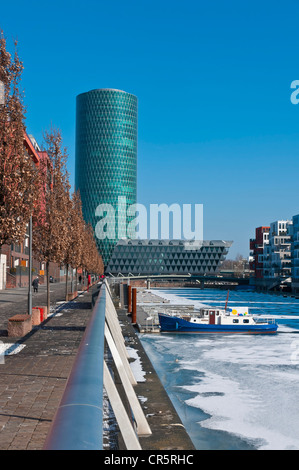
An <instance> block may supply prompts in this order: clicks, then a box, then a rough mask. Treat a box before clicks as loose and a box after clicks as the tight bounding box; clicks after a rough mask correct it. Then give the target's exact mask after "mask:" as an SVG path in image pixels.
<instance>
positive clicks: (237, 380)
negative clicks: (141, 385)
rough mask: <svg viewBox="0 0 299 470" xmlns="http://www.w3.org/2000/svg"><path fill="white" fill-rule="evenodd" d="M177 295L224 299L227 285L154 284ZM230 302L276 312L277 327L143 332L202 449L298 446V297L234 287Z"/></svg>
mask: <svg viewBox="0 0 299 470" xmlns="http://www.w3.org/2000/svg"><path fill="white" fill-rule="evenodd" d="M154 292H155V293H157V294H159V295H161V296H163V297H164V298H167V299H169V300H170V301H171V302H173V303H180V304H182V303H186V302H190V303H192V304H194V305H195V307H196V306H200V305H202V304H205V305H217V306H219V305H222V306H224V304H225V300H226V291H222V290H215V289H205V290H201V289H177V290H173V289H171V290H159V291H158V290H154ZM228 305H229V306H233V305H236V306H237V305H238V306H249V310H250V313H254V314H262V315H267V316H269V315H273V316H275V317H276V320H277V323H278V325H279V328H278V334H277V335H269V336H268V335H213V334H211V335H198V334H180V335H176V334H170V333H164V334H157V335H155V334H143V335H140V339H141V341H142V344H143V346H144V348H145V350H146V352H147V354H148V356H149V358H150V359H151V361H152V363H153V365H154V366H155V368H156V370H157V373H158V374H159V377H160V380H161V381H162V383H163V385H164V387H165V389H166V390H167V392H168V394H169V396H170V398H171V399H172V401H173V403H174V406H175V407H176V409H177V412H178V413H179V415H180V417H181V420H182V422H183V423H184V425H185V427H186V429H187V431H188V433H189V435H190V437H191V439H192V441H193V443H194V445H195V447H196V448H197V449H213V450H216V449H277V450H278V449H299V401H298V398H297V397H298V388H299V334H298V333H299V299H295V298H291V297H287V298H285V297H283V296H276V295H270V294H262V293H256V292H240V291H238V292H237V291H236V292H234V291H232V292H230V297H229V304H228Z"/></svg>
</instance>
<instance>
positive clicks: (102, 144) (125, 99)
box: [75, 88, 137, 266]
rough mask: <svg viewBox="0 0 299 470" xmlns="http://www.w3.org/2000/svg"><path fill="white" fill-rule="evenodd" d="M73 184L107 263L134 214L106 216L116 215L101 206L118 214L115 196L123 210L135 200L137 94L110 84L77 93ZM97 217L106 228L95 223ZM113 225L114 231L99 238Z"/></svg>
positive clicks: (124, 234)
mask: <svg viewBox="0 0 299 470" xmlns="http://www.w3.org/2000/svg"><path fill="white" fill-rule="evenodd" d="M75 187H76V190H77V189H79V190H80V194H81V199H82V210H83V216H84V219H85V221H86V222H87V223H90V224H91V225H92V227H93V229H94V231H95V232H96V240H97V243H98V248H99V252H100V254H101V255H102V258H103V262H104V265H105V266H106V265H107V263H108V262H109V259H110V257H111V254H112V252H113V249H114V246H115V245H116V243H117V241H118V239H119V238H122V237H125V236H127V235H128V236H130V234H127V233H126V231H127V224H128V223H129V222H130V220H131V219H132V218H133V217H131V219H130V218H129V217H127V218H126V219H125V220H123V219H122V218H117V217H115V218H114V220H110V218H112V217H114V214H112V213H110V212H109V211H106V210H105V208H107V207H108V205H109V206H112V207H113V208H114V210H115V214H117V211H118V203H119V198H123V199H122V200H123V201H125V204H126V207H125V208H124V211H126V209H127V207H128V206H130V205H131V204H135V203H136V202H137V200H136V198H137V97H136V96H134V95H132V94H130V93H127V92H125V91H121V90H114V89H110V88H108V89H96V90H91V91H89V92H86V93H82V94H80V95H78V96H77V103H76V176H75ZM124 198H125V199H124ZM101 220H102V222H103V221H104V220H105V222H106V223H107V224H106V228H105V226H104V227H103V225H101V227H99V225H98V224H99V223H101V222H100V221H101ZM114 223H115V227H114V233H109V234H107V233H106V235H105V236H102V237H101V234H102V235H103V233H102V232H103V230H108V229H107V227H108V226H109V227H111V226H113V224H114ZM97 231H98V233H97ZM99 232H101V233H99Z"/></svg>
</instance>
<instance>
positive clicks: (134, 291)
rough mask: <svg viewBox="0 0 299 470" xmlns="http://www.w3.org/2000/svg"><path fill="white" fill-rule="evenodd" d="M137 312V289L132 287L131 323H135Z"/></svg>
mask: <svg viewBox="0 0 299 470" xmlns="http://www.w3.org/2000/svg"><path fill="white" fill-rule="evenodd" d="M136 314H137V289H136V287H133V289H132V323H136V316H137V315H136Z"/></svg>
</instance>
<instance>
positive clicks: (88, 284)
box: [87, 274, 91, 292]
mask: <svg viewBox="0 0 299 470" xmlns="http://www.w3.org/2000/svg"><path fill="white" fill-rule="evenodd" d="M90 284H91V275H90V274H88V278H87V292H88V291H89V286H90Z"/></svg>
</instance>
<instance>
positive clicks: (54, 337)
mask: <svg viewBox="0 0 299 470" xmlns="http://www.w3.org/2000/svg"><path fill="white" fill-rule="evenodd" d="M51 291H52V292H51V300H52V302H51V303H53V304H54V302H58V304H57V305H58V306H59V308H60V311H59V312H58V313H57V314H54V315H53V316H52V317H49V318H48V319H47V320H46V321H45V322H43V323H42V324H41V325H40V326H38V327H34V328H33V329H32V331H31V332H30V333H29V334H28V335H27V336H25V337H24V338H19V339H18V338H8V337H7V336H5V333H6V328H7V319H8V318H9V317H11V316H13V315H15V314H17V313H26V308H27V289H17V290H15V291H14V292H10V291H7V292H6V291H4V292H3V291H1V292H0V330H1V336H0V341H1V343H0V346H2V350H3V347H4V346H7V345H10V344H11V343H16V344H12V347H11V352H10V354H9V355H5V356H3V355H1V356H0V360H1V363H0V450H41V449H42V448H43V445H44V441H45V438H46V436H47V433H48V430H49V427H50V424H51V421H52V419H53V417H54V414H55V412H56V409H57V408H58V405H59V403H60V400H61V397H62V394H63V391H64V387H65V385H66V381H67V379H68V376H69V373H70V371H71V368H72V364H73V361H74V358H75V355H76V353H77V350H78V347H79V344H80V341H81V338H82V335H83V333H84V330H85V327H86V325H87V323H88V320H89V317H90V315H91V312H92V310H91V291H90V292H89V293H84V294H83V295H82V296H80V297H78V298H77V300H76V301H73V302H69V303H61V304H60V303H59V302H62V301H63V299H64V296H65V285H64V284H53V285H51ZM45 304H46V294H45V287H41V288H40V289H39V293H38V294H33V306H37V305H45ZM3 343H4V344H3ZM17 345H19V349H21V348H22V349H21V350H20V352H17V351H18V349H16V346H17ZM3 362H4V363H3Z"/></svg>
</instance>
